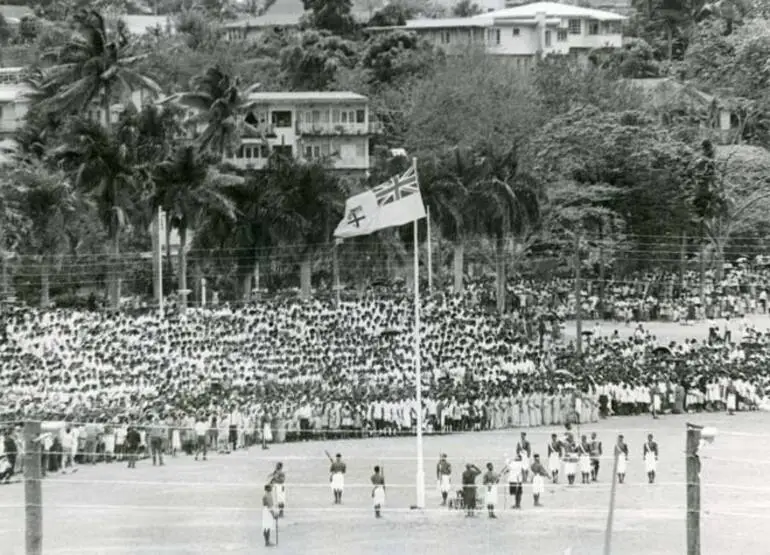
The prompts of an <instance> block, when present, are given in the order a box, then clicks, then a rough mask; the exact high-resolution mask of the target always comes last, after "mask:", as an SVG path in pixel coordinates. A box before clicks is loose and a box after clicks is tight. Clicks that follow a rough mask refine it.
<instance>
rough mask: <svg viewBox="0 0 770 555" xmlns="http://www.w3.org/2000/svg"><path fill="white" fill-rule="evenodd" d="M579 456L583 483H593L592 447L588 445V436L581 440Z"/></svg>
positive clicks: (578, 449)
mask: <svg viewBox="0 0 770 555" xmlns="http://www.w3.org/2000/svg"><path fill="white" fill-rule="evenodd" d="M577 454H578V466H579V467H580V477H581V483H583V484H589V483H591V446H590V445H589V444H588V438H587V437H586V436H582V437H581V438H580V444H579V445H578V447H577Z"/></svg>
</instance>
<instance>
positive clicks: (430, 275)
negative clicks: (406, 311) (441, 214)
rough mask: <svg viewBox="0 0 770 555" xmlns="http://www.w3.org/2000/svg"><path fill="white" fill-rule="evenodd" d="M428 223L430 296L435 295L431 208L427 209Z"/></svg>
mask: <svg viewBox="0 0 770 555" xmlns="http://www.w3.org/2000/svg"><path fill="white" fill-rule="evenodd" d="M426 217H427V219H428V220H427V223H428V237H427V240H428V295H433V238H432V237H431V233H430V206H428V208H427V214H426Z"/></svg>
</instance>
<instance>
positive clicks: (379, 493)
mask: <svg viewBox="0 0 770 555" xmlns="http://www.w3.org/2000/svg"><path fill="white" fill-rule="evenodd" d="M371 482H372V486H373V487H372V500H373V503H374V516H375V517H376V518H380V516H381V511H382V506H383V505H384V504H385V476H384V475H383V474H381V473H380V467H379V466H375V467H374V474H372V477H371Z"/></svg>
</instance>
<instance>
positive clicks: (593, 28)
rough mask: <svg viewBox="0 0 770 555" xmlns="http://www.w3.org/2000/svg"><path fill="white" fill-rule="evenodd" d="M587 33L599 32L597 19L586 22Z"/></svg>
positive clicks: (596, 33) (595, 33)
mask: <svg viewBox="0 0 770 555" xmlns="http://www.w3.org/2000/svg"><path fill="white" fill-rule="evenodd" d="M588 34H589V35H598V34H599V22H598V21H589V22H588Z"/></svg>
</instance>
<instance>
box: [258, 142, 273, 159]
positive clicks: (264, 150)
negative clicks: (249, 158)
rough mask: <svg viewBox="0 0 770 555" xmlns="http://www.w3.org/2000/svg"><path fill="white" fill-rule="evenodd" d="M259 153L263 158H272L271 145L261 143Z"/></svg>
mask: <svg viewBox="0 0 770 555" xmlns="http://www.w3.org/2000/svg"><path fill="white" fill-rule="evenodd" d="M259 155H260V157H261V158H270V147H268V146H267V145H259Z"/></svg>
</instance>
